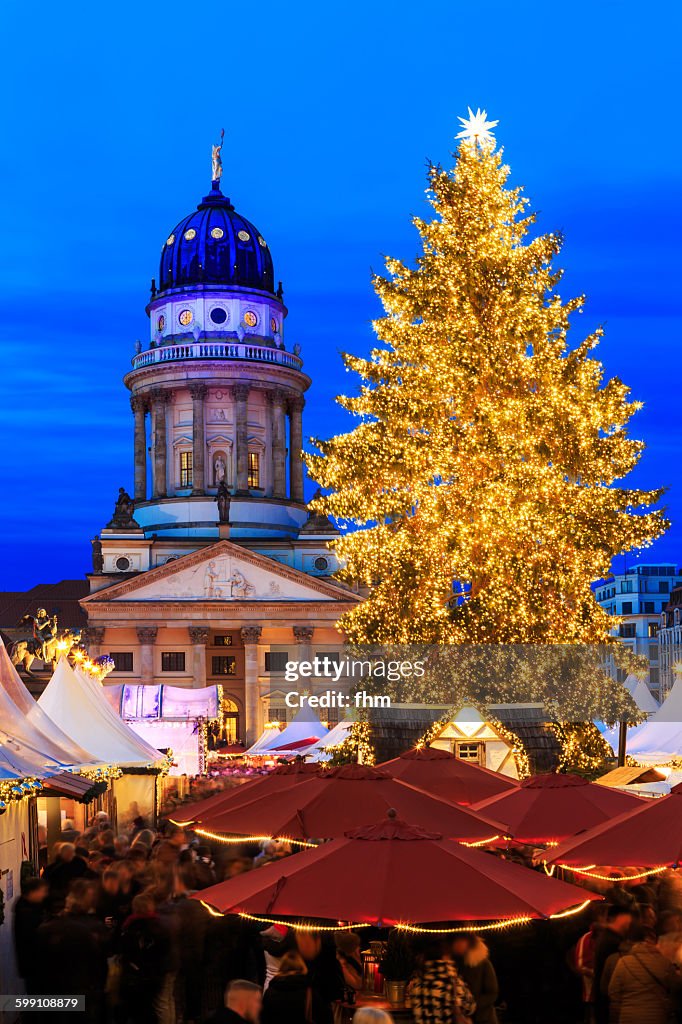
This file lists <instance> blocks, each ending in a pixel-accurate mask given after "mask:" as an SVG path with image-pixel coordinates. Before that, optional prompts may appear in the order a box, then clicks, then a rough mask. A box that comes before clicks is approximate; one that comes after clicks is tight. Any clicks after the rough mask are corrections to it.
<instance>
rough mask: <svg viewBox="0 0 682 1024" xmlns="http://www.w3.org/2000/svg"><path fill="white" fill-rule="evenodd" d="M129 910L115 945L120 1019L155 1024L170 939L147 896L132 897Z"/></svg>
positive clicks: (168, 960) (169, 951)
mask: <svg viewBox="0 0 682 1024" xmlns="http://www.w3.org/2000/svg"><path fill="white" fill-rule="evenodd" d="M132 909H133V912H132V914H131V915H130V917H128V918H127V919H126V920H125V921H124V922H123V927H122V930H121V939H120V944H119V948H120V956H121V1002H122V1004H123V1019H124V1020H125V1021H127V1022H129V1024H156V1019H157V1014H156V1010H155V1001H156V998H157V996H158V994H159V992H160V990H161V982H162V980H163V978H164V977H165V975H166V974H167V973H168V971H169V969H170V958H171V943H170V936H169V934H168V930H167V929H166V928H165V927H164V926H163V924H162V923H161V920H160V918H159V915H158V914H157V913H156V907H155V905H154V900H153V899H152V897H151V896H147V895H145V894H144V893H142V894H140V895H139V896H136V897H135V898H134V900H133V908H132Z"/></svg>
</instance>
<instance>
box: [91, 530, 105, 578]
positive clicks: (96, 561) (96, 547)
mask: <svg viewBox="0 0 682 1024" xmlns="http://www.w3.org/2000/svg"><path fill="white" fill-rule="evenodd" d="M90 543H91V544H92V571H93V572H102V570H103V569H104V556H103V555H102V541H101V540H100V539H99V534H98V535H97V536H96V537H93V538H92V540H91V541H90Z"/></svg>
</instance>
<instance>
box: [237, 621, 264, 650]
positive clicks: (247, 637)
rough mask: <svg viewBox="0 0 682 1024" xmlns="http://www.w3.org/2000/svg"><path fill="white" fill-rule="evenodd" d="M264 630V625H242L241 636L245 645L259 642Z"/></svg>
mask: <svg viewBox="0 0 682 1024" xmlns="http://www.w3.org/2000/svg"><path fill="white" fill-rule="evenodd" d="M262 632H263V627H262V626H242V628H241V629H240V630H239V636H240V637H241V641H242V643H243V644H244V646H246V644H257V643H258V641H259V640H260V637H261V633H262Z"/></svg>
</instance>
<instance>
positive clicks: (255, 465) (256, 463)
mask: <svg viewBox="0 0 682 1024" xmlns="http://www.w3.org/2000/svg"><path fill="white" fill-rule="evenodd" d="M248 485H249V487H253V488H258V487H260V455H259V454H258V452H249V479H248Z"/></svg>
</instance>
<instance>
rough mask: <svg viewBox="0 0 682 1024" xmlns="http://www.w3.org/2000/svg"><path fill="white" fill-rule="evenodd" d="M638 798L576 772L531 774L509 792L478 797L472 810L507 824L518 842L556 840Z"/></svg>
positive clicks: (629, 808) (634, 806) (632, 807)
mask: <svg viewBox="0 0 682 1024" xmlns="http://www.w3.org/2000/svg"><path fill="white" fill-rule="evenodd" d="M641 804H642V800H641V798H640V797H637V796H631V795H630V794H629V793H621V792H620V790H617V789H609V788H608V787H607V786H599V785H597V784H596V783H594V782H588V781H587V779H584V778H582V777H581V776H580V775H554V774H549V775H535V776H533V777H532V778H530V779H526V780H525V781H524V782H522V783H521V785H520V786H519V787H518V788H516V789H514V790H512V791H511V792H509V793H502V794H501V795H500V796H496V797H491V799H489V800H482V801H481V803H478V804H476V810H477V811H482V812H484V813H485V814H490V815H491V816H492V817H493V818H499V819H501V820H502V821H506V822H508V824H509V830H510V832H511V834H512V835H513V836H514V839H516V841H517V842H520V843H539V844H543V843H556V842H560V841H561V840H562V839H565V838H566V837H567V836H572V835H575V833H576V832H580V831H581V830H583V829H586V828H591V827H592V826H593V825H597V824H600V823H601V822H603V821H611V820H612V819H613V818H615V817H617V816H618V815H619V814H623V813H624V812H626V811H632V810H636V809H637V808H638V807H640V806H641Z"/></svg>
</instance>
